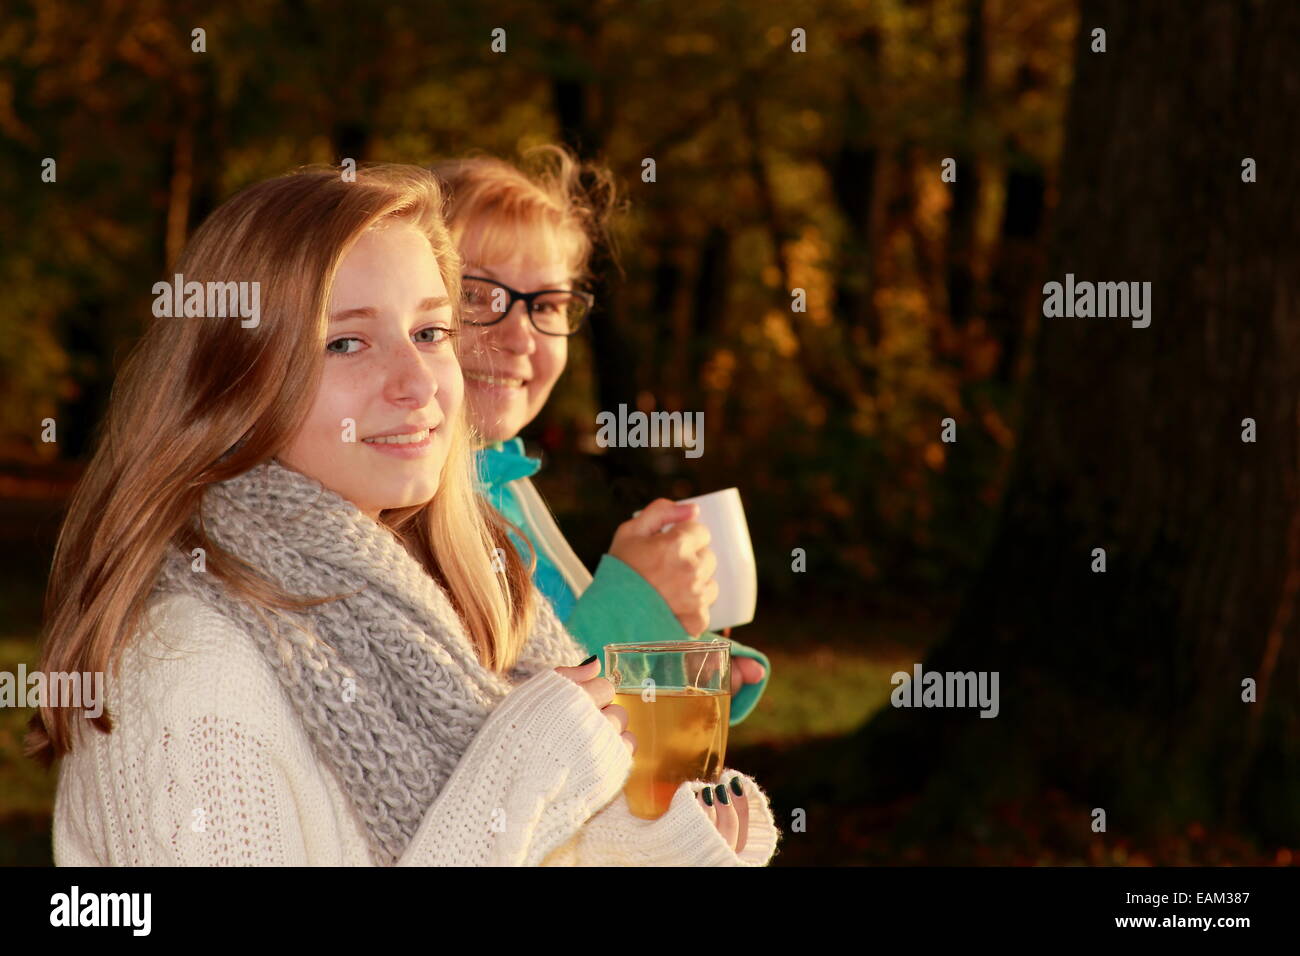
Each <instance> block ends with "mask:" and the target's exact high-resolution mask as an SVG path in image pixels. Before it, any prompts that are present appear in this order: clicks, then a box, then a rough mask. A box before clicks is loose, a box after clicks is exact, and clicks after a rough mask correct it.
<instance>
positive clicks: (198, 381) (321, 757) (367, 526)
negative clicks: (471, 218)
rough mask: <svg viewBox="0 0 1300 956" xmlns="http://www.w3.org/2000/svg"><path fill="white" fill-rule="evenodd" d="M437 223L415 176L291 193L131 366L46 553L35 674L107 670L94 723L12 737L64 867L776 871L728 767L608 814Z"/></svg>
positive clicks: (605, 691)
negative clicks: (477, 477)
mask: <svg viewBox="0 0 1300 956" xmlns="http://www.w3.org/2000/svg"><path fill="white" fill-rule="evenodd" d="M441 203H442V196H441V193H440V191H439V188H438V185H437V183H436V180H435V179H434V178H433V177H432V176H431V175H430V174H429V173H427V172H425V171H423V170H419V169H416V168H413V167H401V166H393V167H376V168H374V169H368V170H362V171H358V173H357V176H356V180H355V182H345V181H344V180H343V179H342V177H341V176H340V174H339V172H338V171H337V170H328V169H317V170H307V171H302V172H299V173H295V174H291V175H288V176H284V177H281V178H278V179H274V180H271V181H268V182H264V183H261V184H259V185H256V186H253V187H251V188H249V189H246V190H244V191H243V192H241V193H240V194H239V195H237V196H235V197H234V198H233V199H231V200H230V201H229V202H227V203H226V204H225V205H223V206H222V207H221V208H220V209H218V210H217V211H216V212H215V213H213V215H212V216H211V218H210V219H209V220H208V221H207V222H206V223H205V224H204V225H203V227H202V228H201V229H199V230H198V232H197V233H196V234H195V235H194V237H193V239H192V241H191V242H190V244H189V246H188V248H187V250H186V251H185V253H184V254H183V256H182V258H181V261H180V263H179V264H178V265H177V267H176V270H175V271H176V272H179V273H181V274H182V276H183V280H184V282H185V283H186V286H185V289H186V299H185V303H186V308H185V312H186V315H185V316H184V317H177V318H167V319H159V320H157V321H156V322H155V323H154V324H153V325H152V327H151V328H150V329H149V331H148V332H147V334H146V335H145V336H144V338H143V340H142V342H141V343H140V345H139V347H138V349H137V351H136V352H135V353H134V354H133V355H132V357H131V359H130V361H129V362H128V364H127V366H126V368H125V369H124V370H123V373H122V375H121V377H120V379H119V381H118V383H117V386H116V388H115V390H114V394H113V398H112V402H111V407H110V411H109V415H108V421H107V425H106V427H105V429H104V431H103V434H102V438H101V443H100V445H99V447H98V449H97V451H96V453H95V455H94V457H93V459H92V461H91V462H90V464H89V466H88V468H87V471H86V474H85V477H84V478H83V480H82V482H81V484H80V486H79V488H78V490H77V492H76V494H75V495H74V497H73V500H72V502H71V506H70V510H69V513H68V516H67V519H66V523H65V525H64V528H63V530H62V532H61V535H60V539H59V543H58V548H57V553H56V556H55V561H54V568H53V571H52V577H51V580H50V590H49V595H48V610H49V619H48V623H47V634H46V642H45V645H44V648H43V653H42V661H41V666H42V669H43V670H45V671H47V672H48V671H62V672H96V671H99V672H105V671H107V675H106V677H107V679H106V682H105V683H106V693H105V696H106V709H105V714H104V716H102V717H100V718H98V719H96V720H95V721H94V722H93V724H94V725H93V726H89V724H90V723H91V722H90V721H89V720H87V719H86V718H85V717H83V716H82V714H81V713H80V712H71V711H69V710H66V709H63V708H51V707H44V708H42V710H41V712H40V713H39V714H38V715H37V717H36V718H34V720H33V732H32V734H31V735H30V736H29V753H31V754H33V755H34V756H37V757H38V758H40V759H43V760H46V761H50V760H52V759H54V758H56V757H62V758H63V760H62V765H61V770H60V776H59V783H58V793H57V799H56V804H55V812H54V856H55V862H56V863H58V864H61V865H66V864H71V865H86V864H126V865H148V864H203V865H212V864H272V865H289V864H306V865H319V864H327V865H328V864H334V865H340V864H342V865H353V864H358V865H368V864H379V865H389V864H397V865H422V864H498V865H499V864H543V863H544V864H547V865H555V864H597V865H620V864H633V865H654V864H697V865H764V864H765V863H766V862H767V861H768V859H769V858H770V857H771V855H772V853H773V852H774V850H775V845H776V840H777V837H778V831H777V830H776V828H775V825H774V823H773V821H772V816H771V811H770V809H769V807H768V805H767V801H766V798H765V796H764V795H763V793H762V791H761V790H759V788H758V787H757V786H756V785H755V784H754V782H753V781H752V780H750V779H749V778H747V777H745V776H744V775H742V774H738V773H736V772H734V771H731V770H726V771H724V772H723V776H722V780H723V781H724V783H726V784H729V785H733V786H734V787H735V788H738V789H739V791H740V792H742V793H743V796H742V797H741V798H740V799H735V798H734V797H733V798H732V799H730V800H729V801H728V802H726V803H725V804H724V803H720V802H717V801H715V802H713V803H712V804H711V805H710V804H708V803H706V801H704V800H703V799H701V798H700V797H698V796H697V791H700V788H701V786H703V784H702V782H695V783H694V785H692V783H691V782H687V783H684V784H682V786H681V787H680V788H679V789H678V791H677V793H676V794H675V795H674V799H673V803H672V805H671V807H670V809H669V811H668V813H667V814H665V815H664V816H663V817H661V818H660V819H658V820H655V821H645V820H640V819H636V818H634V817H632V816H631V815H630V813H629V811H628V808H627V803H626V799H625V798H624V797H623V796H622V795H621V793H620V791H621V789H622V787H623V785H624V782H625V780H626V778H627V775H628V771H629V769H630V760H631V751H632V748H633V747H634V745H635V741H633V740H631V739H630V735H628V734H626V733H625V727H626V713H625V712H624V711H623V710H622V708H620V707H617V706H611V705H610V702H611V700H612V697H613V689H612V687H611V686H610V684H609V683H608V682H607V681H605V680H603V679H600V678H598V677H597V673H598V668H597V666H596V665H595V663H594V662H593V661H591V660H588V661H584V662H583V663H582V664H580V665H577V666H571V665H573V664H574V662H576V661H578V660H580V659H581V657H582V656H583V653H582V651H581V650H580V648H579V647H578V646H577V645H576V644H575V643H574V641H573V640H572V638H570V636H569V635H568V634H567V632H566V631H565V630H564V628H563V626H562V625H561V624H560V622H559V621H558V620H557V619H556V617H555V615H554V614H553V613H552V611H551V609H550V606H549V605H548V603H547V602H546V601H543V600H539V599H538V598H537V596H536V593H535V591H534V589H533V587H532V585H531V581H530V577H529V569H528V568H527V567H526V566H525V565H524V564H523V562H522V561H521V560H520V558H519V556H518V555H517V554H515V552H514V549H513V548H510V547H509V545H508V544H507V543H506V542H507V541H508V540H509V538H508V537H507V532H506V529H505V526H504V524H503V522H502V521H501V520H500V518H499V517H498V516H497V515H496V514H495V513H494V512H493V511H492V509H491V508H490V507H488V506H486V505H485V504H482V503H481V498H480V496H479V495H477V494H476V491H475V486H474V474H473V456H472V452H471V446H470V442H469V440H468V437H467V435H468V430H467V423H466V421H465V415H464V404H463V394H464V392H463V381H462V377H461V370H460V366H459V364H458V360H457V355H456V352H455V349H454V348H453V345H452V341H453V337H454V336H455V335H456V334H457V333H458V331H459V328H458V315H457V309H456V304H457V303H458V302H459V296H460V264H459V259H458V256H457V254H456V250H455V246H454V245H453V243H452V242H451V239H450V237H449V236H448V233H447V230H446V226H445V224H444V223H443V221H442V219H441V216H440V208H441ZM226 282H250V283H258V286H257V288H258V289H259V290H260V295H259V301H260V315H259V316H257V317H256V320H255V321H251V322H250V321H247V320H241V319H240V318H238V317H236V318H225V317H222V316H225V315H226V314H227V312H226V311H223V310H215V311H218V312H219V315H217V314H214V310H213V308H212V303H213V302H214V298H215V297H214V296H213V295H212V294H211V290H212V288H213V286H210V285H208V284H209V283H213V284H215V283H226ZM189 283H199V285H196V286H190V285H189ZM215 288H216V289H217V290H218V293H219V292H220V290H221V289H222V288H223V287H222V286H216V287H215ZM190 289H193V290H194V295H193V296H192V297H191V296H190V295H189V290H190ZM204 290H207V293H208V295H207V298H206V299H205V298H204ZM205 306H206V307H205ZM503 547H504V554H505V558H504V564H503V566H502V567H501V570H502V571H503V572H504V573H498V571H497V569H496V567H494V563H495V562H494V558H495V556H497V555H499V554H500V553H501V551H500V550H499V549H501V548H503ZM566 665H569V666H566ZM110 714H111V718H112V719H111V720H110V719H109V715H110ZM733 778H735V781H734V784H732V780H733ZM705 789H708V788H707V787H705Z"/></svg>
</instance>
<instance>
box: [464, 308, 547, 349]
mask: <svg viewBox="0 0 1300 956" xmlns="http://www.w3.org/2000/svg"><path fill="white" fill-rule="evenodd" d="M479 332H480V335H479V336H478V342H477V345H478V347H479V350H480V351H486V352H511V353H513V354H515V355H531V354H532V353H533V352H536V351H537V332H536V330H535V329H534V328H533V323H532V322H531V321H529V319H528V307H527V306H526V305H525V304H524V303H523V302H522V301H519V300H516V301H514V302H512V303H511V304H510V309H509V311H508V312H506V317H505V318H504V319H502V320H501V321H500V322H498V323H496V324H495V325H490V326H488V327H487V328H484V329H480V330H479Z"/></svg>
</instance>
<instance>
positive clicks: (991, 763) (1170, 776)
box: [0, 0, 1300, 865]
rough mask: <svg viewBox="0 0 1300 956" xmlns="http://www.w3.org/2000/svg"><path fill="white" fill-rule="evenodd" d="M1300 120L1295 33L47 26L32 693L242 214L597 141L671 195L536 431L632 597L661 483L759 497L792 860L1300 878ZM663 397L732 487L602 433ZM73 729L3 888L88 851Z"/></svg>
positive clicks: (33, 50)
mask: <svg viewBox="0 0 1300 956" xmlns="http://www.w3.org/2000/svg"><path fill="white" fill-rule="evenodd" d="M498 27H500V28H502V29H504V30H505V31H506V51H505V52H504V53H494V52H492V51H491V40H492V37H491V34H492V31H493V29H495V28H498ZM1097 27H1101V28H1104V29H1105V31H1106V50H1105V52H1104V53H1102V52H1094V51H1093V50H1092V45H1093V40H1092V35H1091V32H1092V30H1093V29H1094V28H1097ZM195 28H202V29H204V30H205V31H206V52H202V53H198V52H194V51H193V50H192V49H191V44H192V39H191V31H192V30H193V29H195ZM795 29H801V30H803V31H805V34H806V52H802V53H799V52H794V51H793V50H792V49H791V45H792V31H793V30H795ZM1298 105H1300V7H1298V6H1297V5H1296V4H1293V3H1289V2H1283V0H1274V2H1265V0H1258V2H1252V0H1241V2H1235V0H1232V2H1229V0H1219V2H1211V0H1206V2H1196V3H1180V4H1172V3H1170V4H1166V3H1155V2H1125V0H1096V2H1093V0H1084V2H1082V3H1076V2H1070V0H1035V2H1011V0H883V2H882V0H873V2H869V3H868V2H866V0H860V2H850V0H808V2H798V0H796V2H788V3H781V4H753V3H738V2H685V0H672V2H650V0H645V2H625V3H612V2H600V0H595V2H592V0H582V2H570V0H564V2H559V3H553V4H548V5H547V6H546V8H545V11H544V12H542V11H539V10H538V8H537V6H536V5H535V4H532V3H523V2H519V3H512V2H493V3H485V4H473V5H469V4H448V5H441V4H431V3H426V2H410V3H393V4H387V5H375V6H374V7H373V8H372V7H366V6H364V5H358V4H354V3H341V2H323V3H282V4H272V3H261V2H248V0H245V2H236V3H230V4H220V5H217V4H211V5H209V4H201V3H183V2H178V3H144V4H131V3H71V2H67V0H44V2H40V3H38V4H37V3H21V2H19V3H13V2H11V3H8V4H6V7H5V11H4V12H3V13H2V14H0V249H2V250H3V256H2V258H0V289H3V295H0V536H2V540H3V547H2V548H0V668H5V669H9V670H14V669H15V668H16V666H17V663H18V662H19V661H25V662H26V663H27V664H28V666H29V667H34V666H35V661H36V654H37V650H36V647H37V645H36V641H37V638H38V635H39V630H40V598H41V591H42V589H43V586H44V577H45V572H46V570H47V567H48V562H49V557H50V553H51V548H52V545H53V538H54V535H55V533H56V532H57V528H58V521H59V516H60V511H61V508H62V506H63V503H64V501H65V499H66V495H67V494H68V491H69V489H70V487H71V483H72V482H73V481H75V478H76V476H77V474H78V471H79V466H80V463H81V462H84V460H85V458H86V456H87V453H88V449H89V447H90V443H91V442H92V441H93V439H94V437H95V434H96V428H97V426H98V423H99V422H100V420H101V418H102V414H103V411H104V408H105V403H106V401H107V397H108V394H109V389H110V388H111V385H112V381H113V376H114V370H115V368H116V367H117V366H118V364H119V363H120V361H121V360H122V358H123V357H124V356H125V354H126V352H127V350H128V349H129V347H130V345H131V344H132V342H133V341H134V339H135V338H136V337H137V336H138V335H139V333H140V331H141V330H142V328H143V323H144V322H145V321H146V320H147V318H148V317H149V315H150V311H149V306H150V302H151V291H150V290H151V287H152V285H153V283H154V282H155V281H158V280H159V279H160V278H165V277H167V276H169V275H170V271H169V270H170V264H171V263H172V262H173V261H174V260H175V258H176V256H177V254H178V253H179V251H180V249H181V248H182V247H183V245H184V242H185V239H186V237H187V235H188V234H189V233H190V232H191V231H192V230H193V229H194V228H195V227H196V226H197V225H198V224H199V223H200V222H202V220H203V218H204V217H205V216H206V215H207V214H208V213H209V212H210V211H211V210H212V209H213V208H215V206H216V205H218V204H219V203H220V202H221V201H223V200H224V199H225V198H227V197H228V196H230V195H231V194H232V193H233V192H235V191H236V190H238V189H239V188H240V187H242V186H244V185H247V184H249V183H252V182H255V181H258V180H261V179H264V178H267V177H270V176H274V175H278V174H280V173H282V172H285V171H286V170H288V169H290V168H293V167H294V166H297V165H300V164H305V163H311V162H337V161H339V160H341V159H342V158H344V157H351V158H353V159H356V160H357V161H358V162H363V161H367V160H382V161H399V162H415V163H427V162H430V161H432V160H434V159H436V158H439V157H445V156H448V155H458V154H461V153H464V152H465V151H467V150H470V149H482V150H486V151H489V152H494V153H498V154H502V155H507V156H513V155H516V154H517V153H518V151H519V150H520V149H522V148H524V147H527V146H529V145H532V144H535V143H541V142H548V141H560V142H565V143H568V144H569V145H570V146H572V147H573V148H574V149H575V150H576V151H578V153H579V154H580V155H581V156H583V157H585V158H592V159H598V160H601V161H603V162H606V163H608V164H609V166H610V167H611V168H612V169H613V170H614V172H615V173H616V175H617V177H618V179H619V182H620V185H621V187H622V191H623V195H624V196H625V198H626V200H627V203H628V205H627V211H626V214H625V215H623V216H622V217H621V218H620V220H619V221H618V224H617V255H616V262H614V261H611V260H610V258H609V257H603V258H602V259H601V261H600V262H599V263H598V264H599V266H600V267H601V270H602V281H601V283H600V284H599V286H598V289H597V294H598V298H599V303H600V304H599V308H598V311H597V313H596V315H595V316H594V318H593V321H592V323H591V326H590V328H589V329H588V330H587V332H585V333H584V334H583V335H582V336H580V337H579V339H578V340H576V341H575V343H574V345H575V347H574V349H573V352H572V358H571V363H570V369H569V371H568V372H567V373H566V375H565V378H564V379H563V380H562V382H561V385H560V387H559V388H558V389H557V392H556V395H555V398H554V399H553V401H552V402H551V404H550V405H549V406H548V408H547V410H546V412H545V413H544V414H543V416H542V418H540V419H539V420H538V421H537V422H535V423H534V424H533V425H532V426H531V427H530V428H529V429H528V430H527V431H526V432H525V438H526V439H527V440H528V441H529V445H530V447H531V448H532V449H534V450H536V451H540V452H541V453H542V454H543V456H544V457H545V458H546V459H547V468H546V470H545V471H544V472H543V473H542V477H541V479H540V482H539V484H540V485H541V487H542V490H543V492H544V494H546V496H547V498H548V500H549V501H550V502H551V503H552V506H553V507H554V508H555V510H556V511H557V513H558V514H559V516H560V519H561V522H562V524H563V525H564V527H565V529H566V531H567V532H569V534H570V537H571V539H572V540H573V542H574V544H575V546H576V547H577V548H578V550H579V553H580V554H581V555H582V556H583V557H584V558H585V559H587V560H588V561H589V563H593V564H594V561H595V560H596V559H597V558H598V556H599V555H600V553H601V552H602V551H603V550H604V548H605V547H606V545H607V544H608V541H609V538H610V535H611V534H612V532H613V529H614V527H615V526H616V525H617V523H618V522H619V521H621V520H623V519H624V518H626V517H627V516H628V515H629V514H630V512H631V511H632V510H633V509H635V508H639V507H640V506H642V505H643V504H644V503H645V502H646V501H648V500H649V499H650V498H652V497H656V496H658V495H668V496H678V497H680V496H686V495H689V494H695V493H700V492H703V491H708V490H713V489H716V488H723V487H728V486H732V485H735V486H737V487H739V488H740V489H741V492H742V494H743V496H744V500H745V503H746V509H747V513H748V516H749V520H750V524H751V531H752V535H753V540H754V545H755V550H756V552H757V556H758V564H759V574H760V593H761V598H760V605H759V613H758V617H757V619H756V620H755V622H754V623H753V624H752V625H749V626H747V627H745V628H742V629H739V630H738V631H737V632H735V634H734V636H735V637H737V638H738V639H740V640H742V641H744V642H745V643H748V644H751V645H753V646H756V647H759V648H761V649H763V650H764V651H766V652H768V653H769V655H770V656H771V658H772V661H773V672H774V676H773V679H772V681H771V683H770V686H769V689H768V691H767V693H766V695H765V697H764V699H763V700H762V702H761V703H760V705H759V707H758V708H757V710H756V711H755V713H754V715H753V716H752V717H751V718H749V720H747V721H746V722H745V723H744V724H742V725H740V726H739V727H738V728H735V729H734V730H733V736H732V741H731V752H730V755H729V763H730V764H732V765H733V766H736V767H739V768H740V769H743V770H746V771H747V772H751V773H753V774H754V775H755V776H756V778H757V779H758V780H759V781H760V783H762V784H763V785H764V786H765V787H766V788H767V789H768V790H769V791H770V793H771V796H772V799H773V803H774V808H775V810H776V812H777V814H778V818H779V822H780V824H781V826H782V828H783V830H785V831H786V832H787V836H786V839H785V842H784V844H783V848H782V851H781V853H780V855H779V856H778V858H777V861H776V862H777V864H812V863H831V864H855V863H967V864H982V863H1014V864H1030V863H1092V864H1142V863H1156V864H1177V863H1192V862H1198V863H1226V862H1231V863H1277V864H1282V865H1286V864H1289V863H1292V862H1294V860H1295V857H1294V854H1295V853H1296V852H1297V850H1296V848H1297V846H1298V845H1300V757H1298V755H1297V751H1298V750H1300V746H1298V741H1300V706H1298V704H1297V684H1298V683H1300V655H1298V654H1297V626H1298V625H1297V620H1296V613H1295V602H1296V598H1297V589H1298V588H1300V374H1298V373H1297V364H1296V357H1297V355H1298V354H1300V353H1298V352H1297V349H1296V347H1295V346H1296V345H1297V335H1298V333H1300V315H1298V314H1297V309H1300V272H1297V266H1298V265H1300V241H1298V238H1300V236H1298V233H1300V208H1298V207H1300V202H1298V200H1300V195H1298V189H1297V182H1296V170H1297V168H1300V163H1298V162H1297V156H1300V137H1298V135H1297V133H1298V127H1300V122H1298V121H1297V119H1296V116H1297V112H1298V111H1297V106H1298ZM46 157H52V158H54V159H56V160H57V164H58V165H57V173H58V179H57V182H56V183H44V182H42V181H41V178H40V173H41V164H42V161H43V160H44V159H45V158H46ZM647 157H649V158H653V159H654V160H655V163H656V181H655V182H652V183H647V182H644V181H643V180H642V178H641V170H642V161H643V159H645V158H647ZM1245 157H1251V158H1253V159H1254V160H1255V161H1256V163H1257V169H1258V173H1257V175H1258V181H1257V182H1254V183H1244V182H1243V181H1242V175H1241V164H1242V160H1243V158H1245ZM945 158H952V159H955V160H956V164H957V167H956V168H957V180H956V182H944V181H942V180H941V177H940V172H941V163H942V162H943V160H944V159H945ZM1067 272H1073V273H1074V274H1075V275H1076V277H1077V278H1078V279H1080V280H1085V279H1086V280H1092V281H1149V282H1151V283H1152V287H1153V293H1152V299H1153V313H1152V315H1153V317H1152V324H1151V326H1150V327H1149V328H1146V329H1134V328H1131V327H1130V324H1129V322H1128V321H1127V320H1122V319H1043V318H1042V317H1041V316H1042V305H1041V304H1042V292H1041V289H1042V284H1043V282H1045V281H1047V280H1048V279H1055V280H1057V281H1062V280H1063V279H1064V276H1065V273H1067ZM795 289H802V290H804V292H805V295H806V301H807V311H805V312H795V311H792V290H795ZM622 403H626V404H627V405H629V406H631V407H636V408H641V409H643V410H647V411H649V410H655V409H659V410H684V411H702V412H704V415H705V436H706V444H705V454H704V456H703V457H702V458H699V459H694V460H692V459H686V458H685V457H684V455H683V453H682V450H681V449H663V450H651V449H641V450H629V449H623V450H619V449H599V448H597V447H595V443H594V440H593V435H594V430H595V428H594V419H595V414H596V413H597V412H598V411H600V410H616V409H617V408H618V406H619V405H620V404H622ZM1247 417H1249V418H1253V419H1254V420H1255V423H1256V429H1257V438H1256V441H1255V442H1253V443H1247V442H1243V441H1242V429H1243V426H1242V420H1243V419H1244V418H1247ZM45 418H53V419H55V421H56V422H57V427H58V441H57V443H54V444H45V443H42V442H41V441H40V437H39V436H40V432H41V428H42V425H41V422H42V420H43V419H45ZM945 418H952V419H953V420H954V422H955V424H956V430H957V441H956V442H955V443H945V442H943V441H941V429H942V424H941V423H942V420H943V419H945ZM1098 547H1101V548H1104V549H1105V551H1106V560H1107V565H1106V570H1105V572H1104V573H1096V572H1094V571H1093V570H1092V568H1093V564H1094V560H1093V549H1094V548H1098ZM796 548H801V549H803V551H804V553H805V554H806V560H807V565H806V570H805V571H802V572H799V571H795V570H793V569H792V552H793V551H794V549H796ZM917 661H924V662H925V665H926V667H927V669H940V670H944V669H946V670H968V669H970V670H996V671H998V672H999V674H1000V690H1001V713H1000V715H999V717H998V718H997V719H994V720H984V719H979V718H978V716H977V714H976V712H975V711H973V710H957V709H945V710H904V709H895V708H892V707H890V706H889V703H888V698H889V693H890V691H891V690H892V685H891V684H890V680H889V678H890V675H891V674H892V673H893V672H895V671H898V670H904V671H908V672H910V671H911V669H912V665H913V663H915V662H917ZM1246 678H1250V679H1252V680H1254V681H1256V682H1257V685H1258V691H1257V693H1258V701H1257V702H1255V703H1245V702H1243V701H1242V699H1241V697H1242V681H1243V680H1244V679H1246ZM28 716H29V712H28V711H17V710H12V709H11V710H10V711H8V712H0V862H27V863H44V862H49V860H50V846H49V814H50V810H51V806H52V798H53V789H54V777H53V776H52V775H46V774H44V773H42V772H41V771H39V770H37V769H36V768H35V767H34V766H33V765H31V764H30V762H28V761H24V760H23V759H22V758H21V756H20V743H21V734H22V728H23V726H24V724H25V722H26V719H27V717H28ZM1094 808H1102V809H1105V810H1106V815H1107V829H1106V831H1105V832H1095V831H1094V830H1093V828H1092V820H1093V810H1094ZM799 810H802V811H803V812H804V813H803V816H804V817H805V818H806V821H807V822H806V829H805V830H803V831H795V830H794V829H793V826H792V822H793V820H795V819H796V817H797V816H799V814H798V813H797V811H799Z"/></svg>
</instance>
